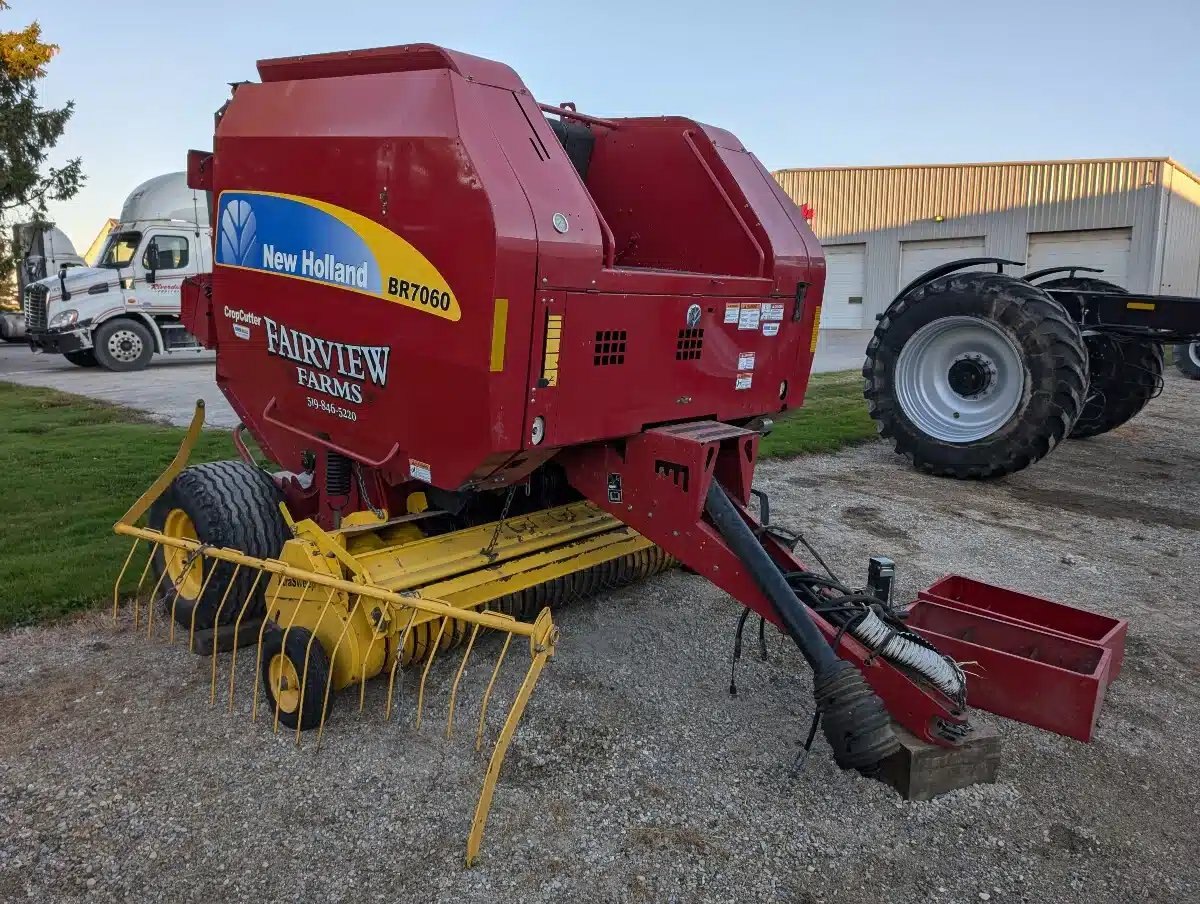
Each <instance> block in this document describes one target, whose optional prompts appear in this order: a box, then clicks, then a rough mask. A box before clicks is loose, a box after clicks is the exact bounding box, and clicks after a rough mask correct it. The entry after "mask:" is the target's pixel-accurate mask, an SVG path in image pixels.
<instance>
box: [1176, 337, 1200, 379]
mask: <svg viewBox="0 0 1200 904" xmlns="http://www.w3.org/2000/svg"><path fill="white" fill-rule="evenodd" d="M1175 367H1176V369H1177V370H1178V371H1179V372H1180V373H1181V374H1183V375H1184V376H1185V377H1187V378H1188V379H1189V380H1200V342H1180V343H1179V344H1178V345H1176V346H1175Z"/></svg>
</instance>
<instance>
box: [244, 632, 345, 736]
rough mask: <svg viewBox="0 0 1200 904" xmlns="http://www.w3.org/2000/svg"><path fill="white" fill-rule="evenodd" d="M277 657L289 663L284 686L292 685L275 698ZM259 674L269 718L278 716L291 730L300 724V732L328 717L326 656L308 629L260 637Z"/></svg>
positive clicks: (331, 701) (329, 699) (318, 641)
mask: <svg viewBox="0 0 1200 904" xmlns="http://www.w3.org/2000/svg"><path fill="white" fill-rule="evenodd" d="M277 657H279V658H281V659H285V660H287V662H288V663H290V665H291V669H290V671H288V672H287V674H288V676H289V679H290V680H289V681H288V682H287V683H289V684H292V685H293V686H292V687H289V688H287V690H285V691H284V692H282V693H280V694H278V695H277V694H276V691H275V687H276V683H277V682H278V680H279V676H278V672H277V671H273V669H272V664H273V663H275V662H276V659H277ZM259 674H260V675H261V676H262V679H261V680H262V684H263V690H264V691H266V697H267V706H268V710H267V712H268V716H269V718H271V719H274V713H275V712H278V713H279V721H280V723H282V724H283V725H285V726H287V727H288V728H293V729H294V728H295V727H296V725H297V723H299V725H300V729H301V730H302V731H308V730H309V729H310V728H316V727H317V726H318V725H320V724H321V720H322V717H324V718H328V717H329V711H330V710H331V709H333V695H332V694H330V693H328V692H327V689H328V687H329V656H328V654H326V652H325V648H324V647H323V646H322V645H321V641H320V640H317V639H314V638H313V635H312V632H311V631H309V630H308V629H307V628H298V627H293V628H287V629H286V630H285V629H284V628H280V627H276V626H272V627H270V628H268V629H267V631H266V632H265V633H264V634H263V642H262V659H261V664H260V668H259ZM297 679H299V680H300V681H302V682H303V693H300V687H299V686H295V683H296V680H297Z"/></svg>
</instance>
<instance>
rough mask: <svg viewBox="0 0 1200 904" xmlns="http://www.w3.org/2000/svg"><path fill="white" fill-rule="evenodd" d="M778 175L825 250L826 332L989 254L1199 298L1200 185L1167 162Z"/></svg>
mask: <svg viewBox="0 0 1200 904" xmlns="http://www.w3.org/2000/svg"><path fill="white" fill-rule="evenodd" d="M774 175H775V178H776V179H777V180H778V181H779V183H780V185H782V186H783V188H784V190H785V191H786V192H787V193H788V194H789V195H790V196H791V197H792V199H793V200H794V201H795V202H796V203H797V204H800V205H803V206H805V209H806V211H810V212H811V220H810V223H811V225H812V227H813V230H814V231H815V232H816V234H817V237H818V238H819V239H820V240H821V244H822V245H823V246H824V248H825V255H826V263H827V268H828V270H827V275H826V287H825V300H824V304H823V307H822V312H821V325H822V327H825V328H833V329H838V328H842V329H856V328H862V327H872V326H874V323H875V315H876V314H878V313H880V312H882V311H883V310H884V309H885V308H886V307H887V305H888V303H889V302H890V301H891V300H892V298H893V297H894V296H895V294H896V292H897V291H898V290H899V289H900V288H901V287H902V286H904V285H906V284H907V283H908V282H909V281H910V280H911V279H913V278H914V277H916V276H918V275H920V274H921V273H923V272H925V271H926V270H928V269H929V268H930V267H934V266H937V265H938V264H942V263H945V262H947V261H950V260H954V259H956V258H963V257H978V256H982V255H987V256H992V257H1005V258H1009V259H1010V260H1016V261H1024V262H1025V264H1026V270H1027V271H1033V270H1040V269H1042V268H1044V267H1053V266H1058V265H1065V264H1082V265H1085V266H1090V267H1100V268H1102V269H1103V270H1104V273H1103V274H1097V275H1098V276H1099V278H1101V279H1107V280H1109V281H1111V282H1114V283H1117V284H1118V285H1121V286H1124V287H1125V288H1127V289H1130V290H1132V291H1135V292H1162V293H1168V294H1174V295H1200V178H1197V177H1196V176H1195V175H1193V174H1192V173H1190V172H1188V170H1186V169H1184V168H1183V167H1182V166H1180V165H1179V164H1178V163H1176V162H1175V161H1174V160H1171V159H1170V158H1167V157H1140V158H1132V159H1113V160H1057V161H1041V162H1025V163H971V164H939V165H932V166H873V167H835V168H817V169H788V170H780V171H779V172H777V173H775V174H774ZM1009 272H1013V273H1020V272H1021V269H1020V268H1010V269H1009Z"/></svg>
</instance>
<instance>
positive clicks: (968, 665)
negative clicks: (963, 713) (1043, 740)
mask: <svg viewBox="0 0 1200 904" xmlns="http://www.w3.org/2000/svg"><path fill="white" fill-rule="evenodd" d="M907 623H908V626H909V627H910V628H912V629H913V630H914V631H916V632H918V633H919V634H921V635H922V636H923V637H925V638H926V639H927V640H929V641H930V642H931V643H932V644H934V646H936V647H937V648H938V649H939V650H941V651H942V652H943V653H947V654H949V655H950V656H953V657H954V658H955V659H957V660H958V661H959V662H960V663H963V664H964V668H965V669H966V671H967V673H968V680H967V702H968V703H969V704H970V705H971V706H974V707H977V708H978V709H984V710H987V711H988V712H993V713H996V714H997V715H1000V716H1005V717H1007V718H1009V719H1016V720H1018V721H1020V722H1027V723H1029V724H1030V725H1036V726H1037V727H1038V728H1044V729H1046V730H1047V731H1053V732H1055V733H1057V734H1061V735H1066V736H1067V737H1071V738H1076V739H1078V740H1080V741H1090V740H1091V739H1092V735H1093V734H1094V732H1095V728H1096V720H1097V719H1098V718H1099V716H1100V707H1101V705H1102V704H1103V703H1104V692H1105V690H1107V688H1108V684H1109V681H1110V680H1111V677H1112V676H1111V670H1112V654H1111V653H1110V652H1109V650H1107V649H1105V648H1104V647H1100V646H1097V645H1095V644H1090V643H1085V642H1083V641H1080V640H1074V639H1071V638H1068V637H1064V636H1062V635H1058V634H1050V633H1047V632H1045V631H1038V630H1036V629H1034V628H1031V627H1029V626H1027V625H1020V624H1017V623H1015V622H1009V621H1003V620H1000V619H995V618H989V617H987V616H986V615H984V614H982V613H981V612H979V611H974V610H967V609H956V608H952V607H950V606H943V605H941V604H939V603H935V602H930V601H928V600H920V601H918V602H916V603H914V604H913V605H912V607H911V608H910V609H909V615H908V619H907Z"/></svg>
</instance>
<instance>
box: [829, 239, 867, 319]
mask: <svg viewBox="0 0 1200 904" xmlns="http://www.w3.org/2000/svg"><path fill="white" fill-rule="evenodd" d="M824 250H825V298H824V300H823V301H822V302H821V329H826V330H857V329H862V325H863V295H864V294H865V290H866V288H865V287H866V279H867V277H866V260H867V246H866V245H826V246H824Z"/></svg>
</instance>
